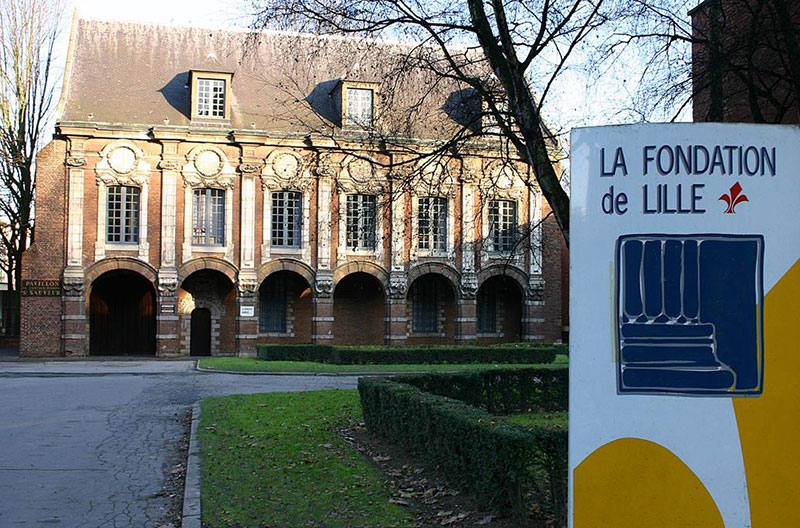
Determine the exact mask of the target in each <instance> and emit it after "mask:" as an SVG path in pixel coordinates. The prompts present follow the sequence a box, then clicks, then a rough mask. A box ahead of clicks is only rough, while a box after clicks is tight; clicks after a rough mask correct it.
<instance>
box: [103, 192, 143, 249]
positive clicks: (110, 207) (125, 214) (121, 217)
mask: <svg viewBox="0 0 800 528" xmlns="http://www.w3.org/2000/svg"><path fill="white" fill-rule="evenodd" d="M140 192H141V190H140V189H139V188H138V187H128V186H125V185H111V186H109V187H108V197H107V201H106V207H107V220H106V241H108V242H110V243H112V244H138V243H139V202H140Z"/></svg>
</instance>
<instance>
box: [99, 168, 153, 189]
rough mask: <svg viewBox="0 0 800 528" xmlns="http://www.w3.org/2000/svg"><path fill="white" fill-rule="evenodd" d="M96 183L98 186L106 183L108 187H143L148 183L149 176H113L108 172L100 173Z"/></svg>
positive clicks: (139, 174)
mask: <svg viewBox="0 0 800 528" xmlns="http://www.w3.org/2000/svg"><path fill="white" fill-rule="evenodd" d="M96 182H97V184H98V185H100V184H101V183H104V184H106V185H131V186H134V187H142V186H143V185H144V184H146V183H147V175H146V174H142V173H136V174H127V175H126V174H113V173H111V172H108V171H99V172H98V173H97V177H96Z"/></svg>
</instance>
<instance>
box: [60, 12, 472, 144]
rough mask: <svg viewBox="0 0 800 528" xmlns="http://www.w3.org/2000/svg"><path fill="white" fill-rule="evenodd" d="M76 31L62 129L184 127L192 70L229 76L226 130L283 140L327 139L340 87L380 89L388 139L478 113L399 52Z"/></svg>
mask: <svg viewBox="0 0 800 528" xmlns="http://www.w3.org/2000/svg"><path fill="white" fill-rule="evenodd" d="M75 31H76V33H75V35H74V36H73V43H72V45H71V54H72V57H71V61H72V64H71V67H70V69H69V78H68V80H67V83H66V88H65V90H66V91H65V94H64V101H63V110H62V113H61V115H60V116H59V120H60V121H62V122H66V121H69V122H76V121H77V122H82V121H92V122H96V123H110V124H115V125H142V126H157V125H164V124H169V125H170V126H188V125H190V124H191V120H190V88H189V71H190V70H206V71H209V70H210V71H220V72H232V73H233V80H232V86H231V88H232V90H231V98H230V101H231V110H232V112H231V123H230V125H229V127H230V128H233V129H238V130H258V131H266V132H269V133H274V134H278V135H288V134H305V133H308V132H310V131H315V130H321V129H322V127H326V128H325V130H326V131H328V132H330V131H331V130H332V128H331V127H332V126H333V122H334V120H335V119H336V110H335V107H334V105H333V98H332V97H331V95H330V92H331V90H332V89H333V88H334V87H335V86H336V84H337V82H338V81H339V80H340V79H343V78H346V79H348V80H357V81H366V82H377V83H380V85H381V88H380V90H381V101H380V103H379V104H380V106H379V107H378V112H380V114H381V121H380V125H379V126H380V127H381V129H382V130H383V132H384V133H385V134H387V135H391V136H401V137H414V138H429V139H435V138H437V137H440V138H441V137H446V136H445V135H446V134H449V133H450V132H451V131H452V130H453V129H455V128H458V127H459V124H458V123H457V121H462V122H463V120H464V118H463V114H464V112H465V108H466V107H470V108H471V107H472V106H473V105H474V104H475V103H474V101H473V99H474V98H471V99H470V101H471V102H470V103H469V104H465V103H464V102H463V98H464V94H469V93H470V92H469V90H463V87H462V86H459V85H458V84H456V83H455V82H454V81H452V80H447V79H443V78H442V77H440V76H435V75H433V74H432V73H430V72H429V71H424V70H421V69H417V70H413V71H411V72H409V71H408V69H407V68H403V67H401V66H400V64H401V63H402V61H403V58H404V57H406V56H407V54H408V49H409V48H408V46H405V45H401V44H391V43H386V42H380V41H375V40H365V39H356V38H342V37H317V36H311V35H299V34H289V33H270V32H266V33H259V34H257V35H256V38H255V39H254V40H253V43H252V44H251V45H249V46H248V45H247V42H248V36H249V35H251V34H250V33H248V32H245V31H223V30H216V29H213V30H212V29H201V28H191V27H173V26H155V25H143V24H134V23H122V22H107V21H95V20H79V21H78V22H77V26H76V29H75ZM422 94H426V95H425V97H421V96H422ZM420 99H422V100H423V103H422V104H419V101H420Z"/></svg>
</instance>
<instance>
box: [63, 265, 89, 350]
mask: <svg viewBox="0 0 800 528" xmlns="http://www.w3.org/2000/svg"><path fill="white" fill-rule="evenodd" d="M63 292H64V293H63V297H62V302H63V308H62V316H61V317H62V327H61V328H62V333H61V337H62V340H63V343H62V347H63V348H62V349H63V351H64V356H67V357H71V356H88V355H89V339H88V335H87V332H86V330H87V328H88V325H87V324H86V323H87V321H86V317H87V314H86V302H85V294H86V288H85V286H84V277H83V270H80V269H70V268H67V269H66V270H65V271H64V287H63Z"/></svg>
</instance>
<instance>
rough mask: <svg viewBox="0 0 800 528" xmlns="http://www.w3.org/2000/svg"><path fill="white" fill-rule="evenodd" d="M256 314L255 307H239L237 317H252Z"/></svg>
mask: <svg viewBox="0 0 800 528" xmlns="http://www.w3.org/2000/svg"><path fill="white" fill-rule="evenodd" d="M255 314H256V307H255V306H240V307H239V316H240V317H253V316H254V315H255Z"/></svg>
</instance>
